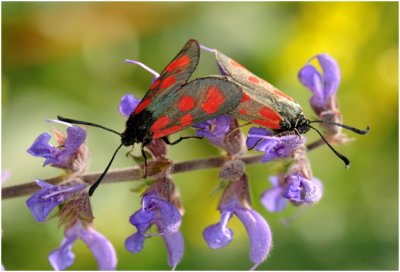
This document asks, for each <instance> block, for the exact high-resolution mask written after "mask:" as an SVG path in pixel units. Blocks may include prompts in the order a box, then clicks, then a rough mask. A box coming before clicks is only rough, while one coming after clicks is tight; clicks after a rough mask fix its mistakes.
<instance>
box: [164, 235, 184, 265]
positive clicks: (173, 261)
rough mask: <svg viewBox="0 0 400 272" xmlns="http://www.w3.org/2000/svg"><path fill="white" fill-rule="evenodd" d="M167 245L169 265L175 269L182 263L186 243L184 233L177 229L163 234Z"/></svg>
mask: <svg viewBox="0 0 400 272" xmlns="http://www.w3.org/2000/svg"><path fill="white" fill-rule="evenodd" d="M162 237H163V239H164V242H165V246H166V247H167V251H168V265H169V266H171V267H172V270H175V268H176V266H177V265H178V264H179V263H180V261H181V260H182V257H183V252H184V243H183V236H182V234H181V233H180V232H179V231H177V232H174V233H168V232H166V233H164V235H162Z"/></svg>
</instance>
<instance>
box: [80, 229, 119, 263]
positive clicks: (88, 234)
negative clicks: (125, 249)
mask: <svg viewBox="0 0 400 272" xmlns="http://www.w3.org/2000/svg"><path fill="white" fill-rule="evenodd" d="M79 223H80V222H79ZM80 224H81V225H82V223H80ZM79 236H80V238H81V239H82V241H83V242H84V243H85V244H86V245H87V246H88V248H89V249H90V251H91V252H92V253H93V255H94V257H95V258H96V260H97V264H98V265H99V270H114V269H115V267H116V266H117V254H116V252H115V249H114V247H113V245H112V244H111V242H110V241H108V240H107V238H106V237H104V236H103V235H102V234H100V233H99V232H97V231H96V230H95V229H93V228H91V227H87V228H86V227H84V226H83V225H82V229H81V230H80V232H79Z"/></svg>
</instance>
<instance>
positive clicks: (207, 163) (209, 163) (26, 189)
mask: <svg viewBox="0 0 400 272" xmlns="http://www.w3.org/2000/svg"><path fill="white" fill-rule="evenodd" d="M261 158H262V155H254V156H248V157H240V158H239V159H241V160H243V162H244V163H246V164H254V163H258V162H260V161H261ZM227 159H229V157H228V156H218V157H212V158H207V159H199V160H192V161H184V162H179V163H175V164H173V165H172V170H171V171H170V172H169V173H170V174H176V173H184V172H189V171H195V170H201V169H209V168H216V167H221V166H222V165H223V164H224V162H225V161H226V160H227ZM101 174H102V172H96V173H90V174H85V175H82V176H80V178H81V179H83V181H85V182H86V183H88V184H93V183H94V182H96V180H97V179H98V178H99V177H100V175H101ZM64 178H65V177H64V176H59V177H54V178H50V179H45V180H44V181H45V182H47V183H50V184H58V183H60V182H61V181H63V180H64ZM142 178H143V171H142V169H141V168H140V166H137V167H133V168H132V167H129V168H123V169H116V170H113V171H110V172H108V174H107V175H106V176H105V177H104V180H103V183H114V182H123V181H137V180H141V179H142ZM39 189H40V187H39V186H38V185H37V184H36V182H29V183H24V184H20V185H15V186H10V187H6V188H3V189H2V190H1V198H2V199H9V198H14V197H18V196H24V195H29V194H32V193H34V192H36V191H37V190H39Z"/></svg>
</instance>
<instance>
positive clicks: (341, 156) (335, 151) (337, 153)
mask: <svg viewBox="0 0 400 272" xmlns="http://www.w3.org/2000/svg"><path fill="white" fill-rule="evenodd" d="M309 127H310V128H312V129H313V130H315V131H316V132H317V133H318V134H319V136H320V137H321V138H322V140H323V141H324V142H325V143H326V145H327V146H328V147H329V148H330V149H331V150H332V151H333V153H335V154H336V156H338V157H339V158H340V159H341V160H342V161H343V162H344V164H345V165H346V168H347V169H348V168H350V160H349V159H348V158H347V157H346V156H344V155H342V154H340V153H339V152H338V151H337V150H336V149H334V148H333V147H332V146H331V145H330V144H329V143H328V141H327V140H326V139H325V138H324V136H322V134H321V132H319V130H318V129H316V128H315V127H312V126H309Z"/></svg>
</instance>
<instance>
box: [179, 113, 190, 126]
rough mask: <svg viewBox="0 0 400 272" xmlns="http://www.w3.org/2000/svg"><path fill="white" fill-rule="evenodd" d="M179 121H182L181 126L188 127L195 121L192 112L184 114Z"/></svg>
mask: <svg viewBox="0 0 400 272" xmlns="http://www.w3.org/2000/svg"><path fill="white" fill-rule="evenodd" d="M179 121H180V122H181V127H186V126H188V125H190V124H191V123H192V122H193V117H192V115H191V114H186V115H184V116H182V117H181V119H179Z"/></svg>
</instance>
